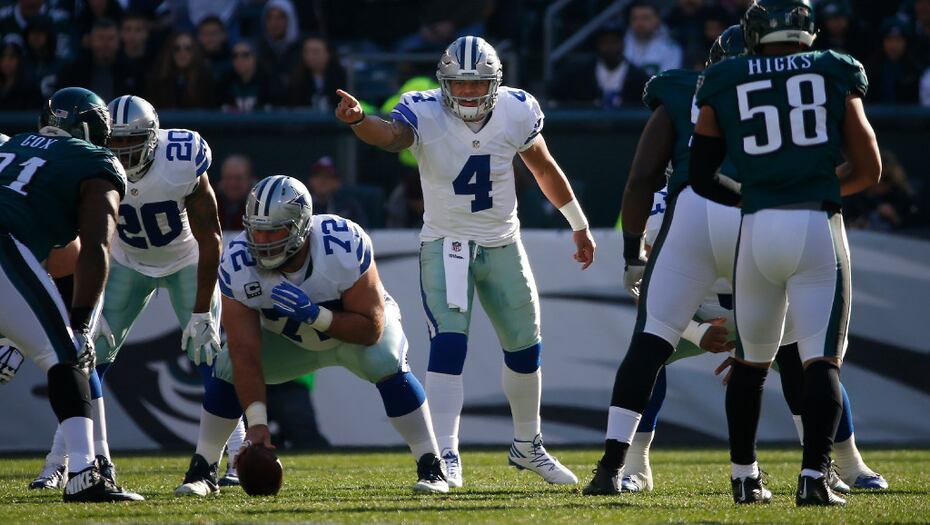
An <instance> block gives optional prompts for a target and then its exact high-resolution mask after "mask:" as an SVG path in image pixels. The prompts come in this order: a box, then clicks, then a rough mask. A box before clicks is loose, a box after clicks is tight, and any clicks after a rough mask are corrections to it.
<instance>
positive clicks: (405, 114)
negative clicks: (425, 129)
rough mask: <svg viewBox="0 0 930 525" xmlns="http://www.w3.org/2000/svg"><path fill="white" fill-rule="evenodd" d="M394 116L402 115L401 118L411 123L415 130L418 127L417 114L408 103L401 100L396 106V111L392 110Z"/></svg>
mask: <svg viewBox="0 0 930 525" xmlns="http://www.w3.org/2000/svg"><path fill="white" fill-rule="evenodd" d="M391 116H392V117H400V118H401V120H403V121H404V122H406V123H407V124H409V125H410V127H412V128H413V129H414V130H416V129H417V124H418V122H417V115H416V113H414V112H413V110H411V109H410V108H408V107H407V105H406V104H404V103H403V102H401V103H400V104H397V105H396V106H394V111H392V112H391Z"/></svg>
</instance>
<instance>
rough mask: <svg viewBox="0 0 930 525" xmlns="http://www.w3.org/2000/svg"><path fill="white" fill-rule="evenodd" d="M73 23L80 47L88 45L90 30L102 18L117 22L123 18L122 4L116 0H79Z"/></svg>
mask: <svg viewBox="0 0 930 525" xmlns="http://www.w3.org/2000/svg"><path fill="white" fill-rule="evenodd" d="M74 18H75V20H74V25H75V30H76V32H77V35H78V41H79V42H81V46H82V47H87V46H89V45H90V31H91V29H93V27H94V24H96V23H97V21H98V20H102V19H104V18H106V19H108V20H112V21H114V22H116V23H117V24H119V23H120V22H121V21H122V20H123V6H121V5H120V3H119V1H118V0H80V1H79V2H78V3H77V13H76V15H75V17H74Z"/></svg>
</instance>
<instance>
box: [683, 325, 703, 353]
mask: <svg viewBox="0 0 930 525" xmlns="http://www.w3.org/2000/svg"><path fill="white" fill-rule="evenodd" d="M709 328H710V323H698V322H697V321H688V327H687V328H685V331H684V332H682V334H681V336H682V337H684V338H685V339H687V340H688V341H690V342H692V343H694V345H695V346H697V347H698V348H700V347H701V339H704V334H706V333H707V330H708V329H709Z"/></svg>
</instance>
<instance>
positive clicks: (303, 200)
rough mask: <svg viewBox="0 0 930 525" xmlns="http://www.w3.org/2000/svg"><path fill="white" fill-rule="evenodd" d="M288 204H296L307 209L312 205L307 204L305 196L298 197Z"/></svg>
mask: <svg viewBox="0 0 930 525" xmlns="http://www.w3.org/2000/svg"><path fill="white" fill-rule="evenodd" d="M288 204H296V205H298V206H300V207H301V208H305V207H307V206H309V205H310V204H309V203H307V198H306V197H305V196H304V195H298V196H296V197H294V198H293V199H291V200H290V201H288Z"/></svg>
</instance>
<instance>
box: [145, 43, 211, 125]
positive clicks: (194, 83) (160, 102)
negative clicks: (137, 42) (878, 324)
mask: <svg viewBox="0 0 930 525" xmlns="http://www.w3.org/2000/svg"><path fill="white" fill-rule="evenodd" d="M213 95H214V92H213V74H212V73H211V72H210V67H209V66H207V64H206V62H204V59H203V54H202V52H201V51H200V46H198V45H197V42H196V41H195V40H194V37H193V36H192V35H191V34H190V33H175V34H174V35H172V36H171V37H170V38H168V41H167V42H166V43H165V46H164V47H163V48H162V51H161V56H160V57H159V58H158V61H157V63H156V66H155V71H154V75H153V76H152V77H151V78H150V79H149V96H148V97H147V98H148V100H149V101H150V102H151V103H152V104H153V105H154V106H155V107H156V108H158V109H159V110H161V109H192V108H213V107H215V104H214V96H213Z"/></svg>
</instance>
